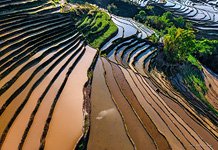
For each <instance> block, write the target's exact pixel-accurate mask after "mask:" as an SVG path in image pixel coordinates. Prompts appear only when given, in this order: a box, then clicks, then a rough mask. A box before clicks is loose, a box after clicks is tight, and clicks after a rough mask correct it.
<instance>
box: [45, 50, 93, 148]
mask: <svg viewBox="0 0 218 150" xmlns="http://www.w3.org/2000/svg"><path fill="white" fill-rule="evenodd" d="M95 53H96V50H94V49H92V48H90V47H87V50H86V52H85V54H84V56H83V57H82V58H81V60H80V61H79V62H78V64H77V66H76V67H75V68H74V70H73V72H72V73H71V74H70V76H69V78H68V81H67V83H66V86H65V87H64V90H63V92H62V93H61V96H60V98H59V100H58V102H57V105H56V107H55V110H54V113H53V116H52V120H51V123H50V126H49V130H48V134H47V137H46V142H45V149H52V150H60V149H61V150H68V149H73V148H74V146H75V144H76V143H77V142H78V140H79V138H80V137H81V136H82V130H83V119H84V118H83V111H82V109H83V86H84V84H85V82H86V81H87V80H88V78H87V69H88V68H89V67H90V65H91V63H92V60H93V58H94V55H95ZM54 143H55V144H54Z"/></svg>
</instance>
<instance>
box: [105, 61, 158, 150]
mask: <svg viewBox="0 0 218 150" xmlns="http://www.w3.org/2000/svg"><path fill="white" fill-rule="evenodd" d="M103 64H104V69H105V71H106V75H105V77H106V82H107V85H108V87H109V90H110V92H111V93H112V96H113V99H114V101H115V103H116V104H117V107H118V109H119V110H120V112H121V114H122V115H123V118H124V123H125V124H126V126H127V130H128V133H129V135H130V137H131V139H132V140H133V142H134V144H135V146H136V148H137V149H145V148H146V149H156V147H155V145H154V143H153V141H152V139H151V137H150V136H149V135H148V134H147V132H146V130H145V128H144V127H143V125H142V124H141V122H140V120H139V118H138V117H137V116H136V114H135V113H134V110H133V109H132V107H131V105H129V103H128V101H127V100H126V98H125V97H124V96H123V94H122V93H121V91H120V89H119V87H118V85H117V83H116V81H115V79H114V77H113V74H112V70H111V69H112V68H111V66H110V63H109V62H108V61H107V60H105V59H103Z"/></svg>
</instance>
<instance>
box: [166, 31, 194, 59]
mask: <svg viewBox="0 0 218 150" xmlns="http://www.w3.org/2000/svg"><path fill="white" fill-rule="evenodd" d="M194 39H195V35H194V31H192V30H185V29H181V28H176V27H172V28H169V29H168V33H167V34H166V35H165V36H164V54H165V56H166V58H167V59H168V61H170V62H172V63H176V62H181V61H185V60H187V58H188V56H189V55H191V54H192V53H193V51H194V50H195V49H196V47H195V41H194Z"/></svg>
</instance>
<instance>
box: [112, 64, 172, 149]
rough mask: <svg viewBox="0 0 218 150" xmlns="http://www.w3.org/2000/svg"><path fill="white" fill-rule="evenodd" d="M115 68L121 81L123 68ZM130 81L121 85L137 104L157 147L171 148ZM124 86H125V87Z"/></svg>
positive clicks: (137, 109)
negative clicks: (144, 107)
mask: <svg viewBox="0 0 218 150" xmlns="http://www.w3.org/2000/svg"><path fill="white" fill-rule="evenodd" d="M113 68H114V69H116V70H117V72H119V73H118V74H117V77H118V80H117V81H118V82H119V81H121V80H122V79H119V77H121V76H123V75H124V74H123V72H122V70H121V69H120V68H118V67H117V68H115V67H113ZM119 74H120V75H119ZM121 74H122V75H121ZM128 81H129V80H127V81H126V82H122V83H121V84H123V85H121V87H122V89H123V91H124V92H125V93H126V96H127V97H129V100H130V101H132V103H133V105H132V106H135V110H136V112H138V115H139V117H140V119H141V120H142V122H143V124H144V126H145V128H146V130H147V131H148V133H149V135H150V136H151V137H152V139H153V140H154V142H155V143H156V144H157V148H158V149H170V146H169V143H168V142H167V140H166V138H165V137H164V136H163V135H162V134H161V133H160V132H159V131H158V130H157V128H156V126H155V124H154V123H153V121H152V120H151V119H150V117H149V116H148V115H147V113H146V112H145V110H144V109H143V107H142V106H141V104H140V103H139V102H138V99H137V98H136V96H135V95H134V93H133V91H134V90H135V88H134V89H131V87H130V85H129V83H127V82H128ZM123 87H125V89H124V88H123ZM126 87H129V88H128V89H127V88H126ZM130 90H131V91H130ZM132 90H133V91H132ZM131 95H132V96H131ZM139 111H140V112H139Z"/></svg>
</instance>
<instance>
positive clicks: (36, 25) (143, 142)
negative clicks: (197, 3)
mask: <svg viewBox="0 0 218 150" xmlns="http://www.w3.org/2000/svg"><path fill="white" fill-rule="evenodd" d="M62 2H63V3H62V4H59V3H54V2H52V1H47V0H1V2H0V87H1V88H0V149H2V150H8V149H10V150H16V149H24V150H29V149H48V150H60V149H63V150H69V149H93V150H102V149H115V150H116V149H139V150H141V149H142V150H143V149H151V150H152V149H167V150H168V149H175V150H177V149H188V150H189V149H218V132H217V123H218V118H217V115H216V114H215V113H214V112H212V111H211V109H210V108H208V105H205V103H203V102H202V101H200V100H199V101H198V99H197V100H195V99H194V98H195V97H194V96H193V94H192V93H191V92H190V91H188V88H187V85H185V84H184V83H183V82H182V81H181V83H178V82H177V81H180V80H174V81H175V84H178V85H179V86H178V87H181V88H180V90H179V89H175V86H174V85H173V83H174V82H170V80H169V79H168V78H167V77H166V76H165V74H163V72H161V71H160V70H159V68H169V69H170V67H169V66H167V65H166V64H165V63H163V62H161V59H158V60H157V58H158V57H160V55H158V54H160V51H161V48H162V47H163V45H162V44H160V43H153V42H151V41H150V40H149V37H150V36H152V35H156V33H155V31H154V30H152V29H151V28H148V27H146V26H144V25H143V24H140V23H138V22H136V21H135V20H133V19H131V18H122V17H119V16H115V15H112V14H109V13H108V12H107V11H105V10H103V9H100V8H98V7H96V6H93V5H89V4H86V5H78V4H67V3H66V2H65V3H66V4H64V1H62ZM138 2H139V1H138ZM161 5H162V4H161ZM188 19H189V18H188ZM214 33H216V32H214ZM91 46H92V47H94V48H92V47H91ZM170 71H171V70H170ZM203 71H204V75H205V82H206V86H207V87H208V89H209V90H208V92H207V93H206V96H205V97H206V99H207V101H208V103H209V104H210V105H211V106H213V108H214V109H215V110H218V104H217V98H218V79H217V76H216V75H215V74H213V73H211V71H209V70H207V69H206V68H203ZM172 72H173V70H172ZM179 75H180V74H176V77H177V78H178V79H180V76H179ZM173 79H174V78H173ZM184 92H185V93H188V94H190V95H189V96H190V97H188V98H187V95H185V96H184ZM193 97H194V98H193Z"/></svg>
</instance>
